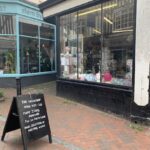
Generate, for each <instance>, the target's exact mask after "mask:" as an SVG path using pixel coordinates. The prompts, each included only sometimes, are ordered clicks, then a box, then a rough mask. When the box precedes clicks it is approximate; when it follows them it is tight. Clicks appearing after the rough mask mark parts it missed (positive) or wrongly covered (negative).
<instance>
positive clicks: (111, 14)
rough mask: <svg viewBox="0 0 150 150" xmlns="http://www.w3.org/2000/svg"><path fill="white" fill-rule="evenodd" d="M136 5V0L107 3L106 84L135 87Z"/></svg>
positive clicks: (104, 18)
mask: <svg viewBox="0 0 150 150" xmlns="http://www.w3.org/2000/svg"><path fill="white" fill-rule="evenodd" d="M133 5H134V0H112V1H109V2H106V3H104V4H103V17H102V19H103V34H104V35H103V38H104V44H103V51H102V74H103V79H102V82H104V83H109V84H117V85H125V86H132V60H133V48H134V46H133V12H134V11H133V10H134V7H133ZM106 8H107V9H106ZM131 16H132V17H131Z"/></svg>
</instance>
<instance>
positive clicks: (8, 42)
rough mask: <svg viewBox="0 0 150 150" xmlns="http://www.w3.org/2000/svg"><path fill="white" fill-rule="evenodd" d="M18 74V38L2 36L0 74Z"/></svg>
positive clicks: (0, 37)
mask: <svg viewBox="0 0 150 150" xmlns="http://www.w3.org/2000/svg"><path fill="white" fill-rule="evenodd" d="M15 72H16V37H15V36H0V74H13V73H15Z"/></svg>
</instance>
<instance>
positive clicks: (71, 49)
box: [60, 13, 77, 79]
mask: <svg viewBox="0 0 150 150" xmlns="http://www.w3.org/2000/svg"><path fill="white" fill-rule="evenodd" d="M76 15H77V14H76V13H73V14H69V15H66V16H63V17H61V19H60V25H61V26H60V46H61V75H62V77H65V78H71V79H77V27H76V26H77V22H76V21H77V17H76Z"/></svg>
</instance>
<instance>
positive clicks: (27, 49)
mask: <svg viewBox="0 0 150 150" xmlns="http://www.w3.org/2000/svg"><path fill="white" fill-rule="evenodd" d="M38 43H39V41H38V40H37V39H32V38H26V37H20V58H21V59H20V65H21V67H20V68H21V73H35V72H39V46H38Z"/></svg>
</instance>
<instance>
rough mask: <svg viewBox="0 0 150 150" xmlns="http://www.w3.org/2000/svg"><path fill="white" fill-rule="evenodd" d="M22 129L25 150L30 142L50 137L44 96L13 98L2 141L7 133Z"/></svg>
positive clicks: (50, 138)
mask: <svg viewBox="0 0 150 150" xmlns="http://www.w3.org/2000/svg"><path fill="white" fill-rule="evenodd" d="M16 129H21V134H22V140H23V145H24V150H27V145H28V143H29V142H30V141H33V140H37V139H39V138H42V137H43V136H46V135H48V137H49V142H50V143H52V137H51V130H50V126H49V121H48V115H47V111H46V105H45V100H44V95H43V94H32V95H21V96H17V97H14V98H13V101H12V104H11V107H10V110H9V114H8V117H7V121H6V124H5V127H4V130H3V135H2V138H1V140H2V141H3V140H4V138H5V135H6V133H8V132H10V131H14V130H16Z"/></svg>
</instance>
